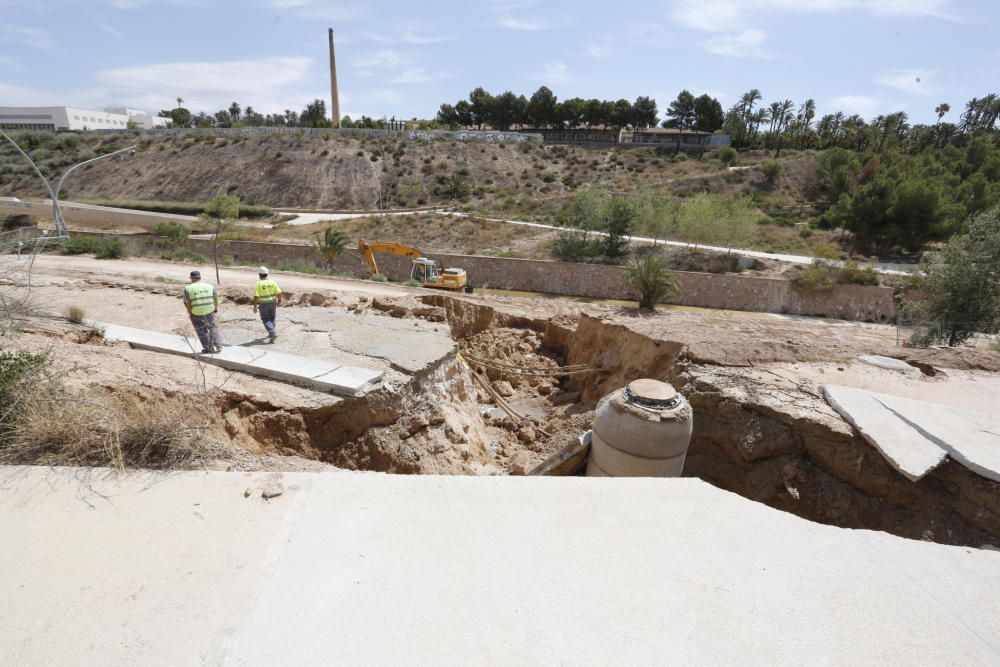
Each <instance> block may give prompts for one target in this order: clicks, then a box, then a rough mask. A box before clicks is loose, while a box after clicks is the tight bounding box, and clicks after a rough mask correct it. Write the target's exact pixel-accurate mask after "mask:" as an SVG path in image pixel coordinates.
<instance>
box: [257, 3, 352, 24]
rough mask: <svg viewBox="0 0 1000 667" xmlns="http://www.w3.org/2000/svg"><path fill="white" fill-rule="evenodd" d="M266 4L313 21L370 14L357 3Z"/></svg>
mask: <svg viewBox="0 0 1000 667" xmlns="http://www.w3.org/2000/svg"><path fill="white" fill-rule="evenodd" d="M267 6H268V7H270V8H271V9H275V10H277V11H279V12H287V13H289V14H291V15H292V16H293V17H296V18H301V19H308V20H315V21H353V20H356V19H363V18H367V17H368V16H369V15H370V10H369V7H367V6H364V5H361V4H358V3H351V4H347V3H343V2H337V3H332V2H322V3H320V4H317V3H316V2H315V0H267Z"/></svg>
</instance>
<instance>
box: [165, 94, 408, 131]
mask: <svg viewBox="0 0 1000 667" xmlns="http://www.w3.org/2000/svg"><path fill="white" fill-rule="evenodd" d="M158 115H159V116H160V117H162V118H169V119H170V120H171V121H172V124H173V127H199V128H211V127H223V128H226V127H333V122H332V121H331V120H330V119H329V118H328V117H327V112H326V102H325V101H324V100H321V99H314V100H313V101H312V102H309V103H308V104H306V106H305V108H304V109H302V111H293V110H292V109H285V110H284V111H283V112H280V113H269V114H262V113H259V112H258V111H257V110H255V109H254V108H253V107H252V106H250V105H247V106H246V107H243V106H242V105H240V103H239V102H233V103H232V104H230V105H229V106H228V107H227V108H225V109H219V110H218V111H216V112H215V113H212V114H209V113H206V112H204V111H201V112H198V113H196V114H192V113H191V111H190V109H187V108H186V107H185V106H184V100H183V99H182V98H180V97H178V98H177V106H176V107H174V108H173V109H164V110H162V111H160V113H159V114H158ZM396 123H397V121H396V120H395V118H393V119H392V120H390V121H386V120H378V119H375V118H369V117H368V116H361V118H359V119H358V120H356V121H355V120H351V117H350V116H344V117H343V118H342V119H341V121H340V126H341V127H358V128H366V129H384V128H385V127H387V126H389V125H394V124H396Z"/></svg>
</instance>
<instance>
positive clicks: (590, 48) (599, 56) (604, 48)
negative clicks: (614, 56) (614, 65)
mask: <svg viewBox="0 0 1000 667" xmlns="http://www.w3.org/2000/svg"><path fill="white" fill-rule="evenodd" d="M587 55H588V56H590V57H591V58H594V59H595V60H604V59H605V58H607V57H608V56H610V55H611V47H610V46H608V45H607V44H598V43H595V44H588V45H587Z"/></svg>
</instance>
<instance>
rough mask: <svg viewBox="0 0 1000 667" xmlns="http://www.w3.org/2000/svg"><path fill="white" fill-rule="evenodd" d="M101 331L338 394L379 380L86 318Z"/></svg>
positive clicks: (354, 392)
mask: <svg viewBox="0 0 1000 667" xmlns="http://www.w3.org/2000/svg"><path fill="white" fill-rule="evenodd" d="M87 324H88V325H90V326H93V327H94V328H97V329H101V330H102V331H103V332H104V338H105V339H106V340H112V341H121V342H125V343H129V344H130V345H132V346H134V347H137V348H140V349H144V350H152V351H154V352H164V353H167V354H176V355H180V356H185V357H195V356H197V357H198V359H200V360H201V361H203V362H205V363H207V364H212V365H214V366H221V367H223V368H228V369H231V370H235V371H242V372H245V373H252V374H254V375H261V376H264V377H269V378H274V379H277V380H283V381H285V382H291V383H293V384H299V385H302V386H307V387H310V388H313V389H318V390H321V391H330V392H333V393H336V394H340V395H342V396H363V395H365V394H366V393H367V392H369V391H371V390H372V389H373V388H374V387H375V385H377V384H378V383H379V382H381V381H382V376H383V373H382V371H378V370H371V369H367V368H360V367H356V366H344V365H341V364H338V363H335V362H330V361H323V360H317V359H307V358H305V357H300V356H297V355H292V354H286V353H284V352H274V351H270V350H265V349H263V348H260V347H254V348H250V347H242V346H239V345H231V346H228V347H224V348H223V349H222V351H221V352H219V353H218V354H196V352H198V351H200V349H201V345H200V343H199V342H198V341H197V340H196V339H194V338H185V337H183V336H178V335H176V334H167V333H161V332H159V331H148V330H145V329H137V328H134V327H125V326H121V325H117V324H108V323H104V322H88V323H87Z"/></svg>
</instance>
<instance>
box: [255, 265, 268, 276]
mask: <svg viewBox="0 0 1000 667" xmlns="http://www.w3.org/2000/svg"><path fill="white" fill-rule="evenodd" d="M257 273H258V274H260V275H262V276H266V275H267V274H268V270H267V267H266V266H262V267H260V268H258V269H257Z"/></svg>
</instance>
